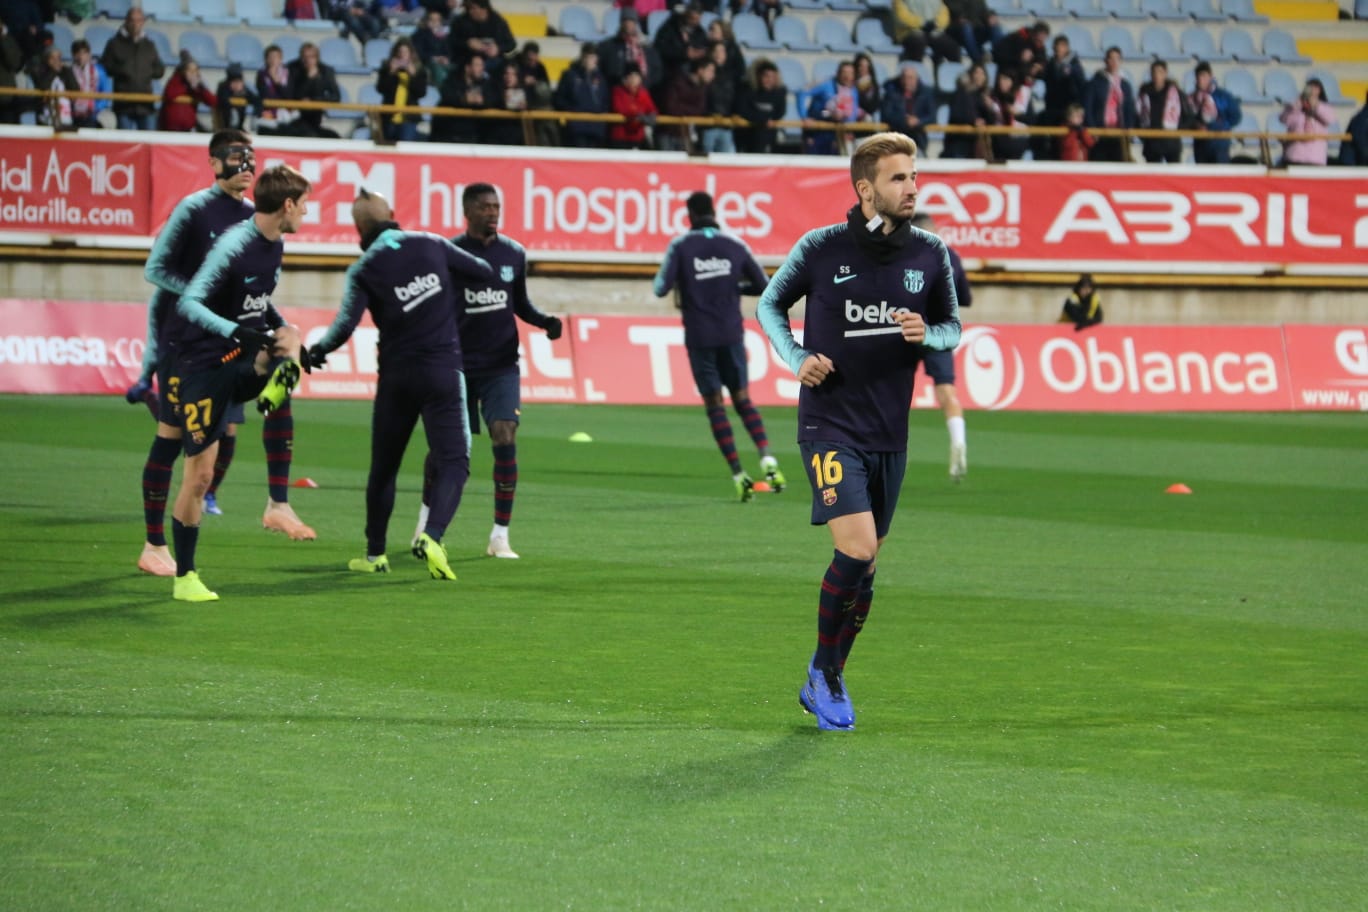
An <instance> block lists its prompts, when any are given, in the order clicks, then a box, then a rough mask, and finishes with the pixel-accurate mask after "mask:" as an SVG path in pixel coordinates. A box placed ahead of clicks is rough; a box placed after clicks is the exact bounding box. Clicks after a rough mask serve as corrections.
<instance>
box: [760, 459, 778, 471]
mask: <svg viewBox="0 0 1368 912" xmlns="http://www.w3.org/2000/svg"><path fill="white" fill-rule="evenodd" d="M760 468H762V469H764V470H765V471H766V472H768V471H769V470H770V469H777V468H779V460H777V459H775V458H774V457H773V456H761V457H760Z"/></svg>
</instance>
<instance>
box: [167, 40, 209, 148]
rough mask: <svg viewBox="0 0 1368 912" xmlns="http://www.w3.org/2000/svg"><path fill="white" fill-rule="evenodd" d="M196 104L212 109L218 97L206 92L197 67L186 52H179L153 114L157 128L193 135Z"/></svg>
mask: <svg viewBox="0 0 1368 912" xmlns="http://www.w3.org/2000/svg"><path fill="white" fill-rule="evenodd" d="M200 105H205V106H206V107H208V108H209V109H210V110H213V109H214V108H215V107H217V105H218V96H217V95H215V94H214V93H213V92H211V91H209V87H208V86H207V85H205V84H204V79H203V77H202V76H200V68H199V64H198V63H196V62H195V58H194V57H191V56H190V52H189V51H181V55H180V63H178V64H176V69H175V70H173V71H172V73H171V78H170V79H168V80H166V86H165V87H164V88H163V89H162V101H161V111H160V112H159V113H158V114H157V129H158V130H166V131H168V132H170V133H194V132H196V131H199V130H200V124H199V115H198V113H197V111H198V110H199V106H200Z"/></svg>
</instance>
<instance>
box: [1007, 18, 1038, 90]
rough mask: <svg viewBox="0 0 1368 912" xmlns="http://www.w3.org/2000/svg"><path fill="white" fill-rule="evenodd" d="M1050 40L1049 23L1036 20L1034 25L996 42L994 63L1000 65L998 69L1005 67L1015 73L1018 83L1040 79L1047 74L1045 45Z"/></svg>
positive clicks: (1020, 29) (1024, 27)
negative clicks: (1029, 79)
mask: <svg viewBox="0 0 1368 912" xmlns="http://www.w3.org/2000/svg"><path fill="white" fill-rule="evenodd" d="M1049 40H1050V25H1049V23H1048V22H1043V21H1040V20H1036V22H1035V23H1033V24H1032V25H1028V26H1023V27H1022V28H1019V29H1017V30H1016V31H1014V32H1012V33H1011V34H1009V35H1005V36H1003V38H1002V39H1001V40H1000V41H996V42H994V43H993V62H994V63H996V64H997V65H998V69H1002V68H1004V67H1005V68H1006V69H1009V70H1012V71H1014V72H1015V73H1016V75H1017V82H1018V83H1020V82H1022V81H1023V80H1024V79H1025V78H1026V77H1027V76H1030V77H1032V78H1040V77H1041V76H1043V75H1044V73H1045V64H1046V62H1047V59H1046V58H1047V53H1046V50H1045V45H1046V42H1047V41H1049Z"/></svg>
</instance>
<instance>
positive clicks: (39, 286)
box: [0, 260, 1368, 325]
mask: <svg viewBox="0 0 1368 912" xmlns="http://www.w3.org/2000/svg"><path fill="white" fill-rule="evenodd" d="M342 286H343V273H342V272H341V271H338V270H315V269H299V268H295V269H292V268H290V267H289V266H288V265H287V266H286V269H285V273H284V276H283V277H282V279H281V285H280V288H279V289H278V290H277V294H276V300H277V301H279V302H281V303H284V304H288V305H291V306H296V307H321V308H335V307H336V306H337V304H338V302H339V301H340V300H341V298H342ZM0 289H3V290H4V291H3V295H4V296H5V297H12V298H34V299H51V300H71V301H122V302H138V301H146V300H147V298H148V297H149V296H150V291H151V286H149V285H148V284H147V283H146V282H145V281H144V280H143V275H142V267H141V266H137V265H133V264H118V263H99V264H91V263H74V264H73V263H60V264H59V263H54V262H51V261H35V262H20V261H17V260H6V261H0ZM529 290H530V292H531V295H532V300H533V301H534V302H535V303H536V304H537V306H538V307H540V308H541V309H543V310H546V311H550V312H553V313H581V314H583V313H621V314H670V313H673V312H674V310H673V306H672V305H671V303H670V302H669V301H667V300H659V299H657V298H655V297H654V296H653V295H652V294H651V282H650V279H649V278H645V277H643V278H633V279H601V278H578V277H571V278H566V277H555V278H546V277H537V276H534V277H532V278H531V279H530V281H529ZM1068 291H1069V289H1068V287H1067V285H1065V284H1060V285H1059V286H1046V285H1002V284H988V283H983V282H981V283H979V284H977V285H975V286H974V305H973V307H972V308H971V309H970V310H969V311H968V312H967V313H966V314H965V316H966V317H967V318H968V319H971V320H973V321H974V322H978V323H1050V322H1054V320H1055V319H1056V318H1057V317H1058V316H1059V311H1060V305H1061V303H1062V302H1063V300H1064V298H1065V297H1066V296H1067V295H1068ZM748 300H750V301H751V304H750V305H749V306H750V307H751V308H753V307H754V303H753V301H754V299H748ZM1102 301H1103V307H1104V308H1105V310H1106V314H1107V320H1108V321H1109V322H1111V323H1120V324H1151V325H1152V324H1190V325H1191V324H1215V325H1271V324H1278V323H1325V324H1346V323H1363V322H1365V321H1368V292H1364V291H1355V290H1334V289H1327V290H1316V291H1307V290H1301V289H1279V288H1270V289H1269V290H1266V291H1260V290H1257V289H1250V288H1244V287H1236V288H1183V287H1175V288H1111V289H1109V288H1106V287H1105V285H1103V286H1102ZM800 315H801V311H799V312H796V313H795V316H800Z"/></svg>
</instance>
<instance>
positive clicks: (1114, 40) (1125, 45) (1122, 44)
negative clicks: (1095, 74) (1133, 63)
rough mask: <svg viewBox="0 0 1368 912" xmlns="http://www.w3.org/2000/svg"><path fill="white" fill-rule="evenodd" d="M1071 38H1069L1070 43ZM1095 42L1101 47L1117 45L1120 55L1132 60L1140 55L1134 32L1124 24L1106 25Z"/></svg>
mask: <svg viewBox="0 0 1368 912" xmlns="http://www.w3.org/2000/svg"><path fill="white" fill-rule="evenodd" d="M1072 40H1073V39H1070V43H1072ZM1097 43H1098V44H1099V45H1101V46H1102V47H1103V48H1109V47H1119V48H1120V49H1121V56H1122V57H1124V58H1125V59H1127V60H1133V59H1135V58H1136V57H1139V56H1140V48H1139V47H1138V46H1137V45H1136V43H1135V33H1134V32H1133V31H1131V30H1130V28H1129V27H1127V26H1124V25H1108V26H1104V27H1103V29H1102V34H1100V35H1099V36H1098V40H1097Z"/></svg>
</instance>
